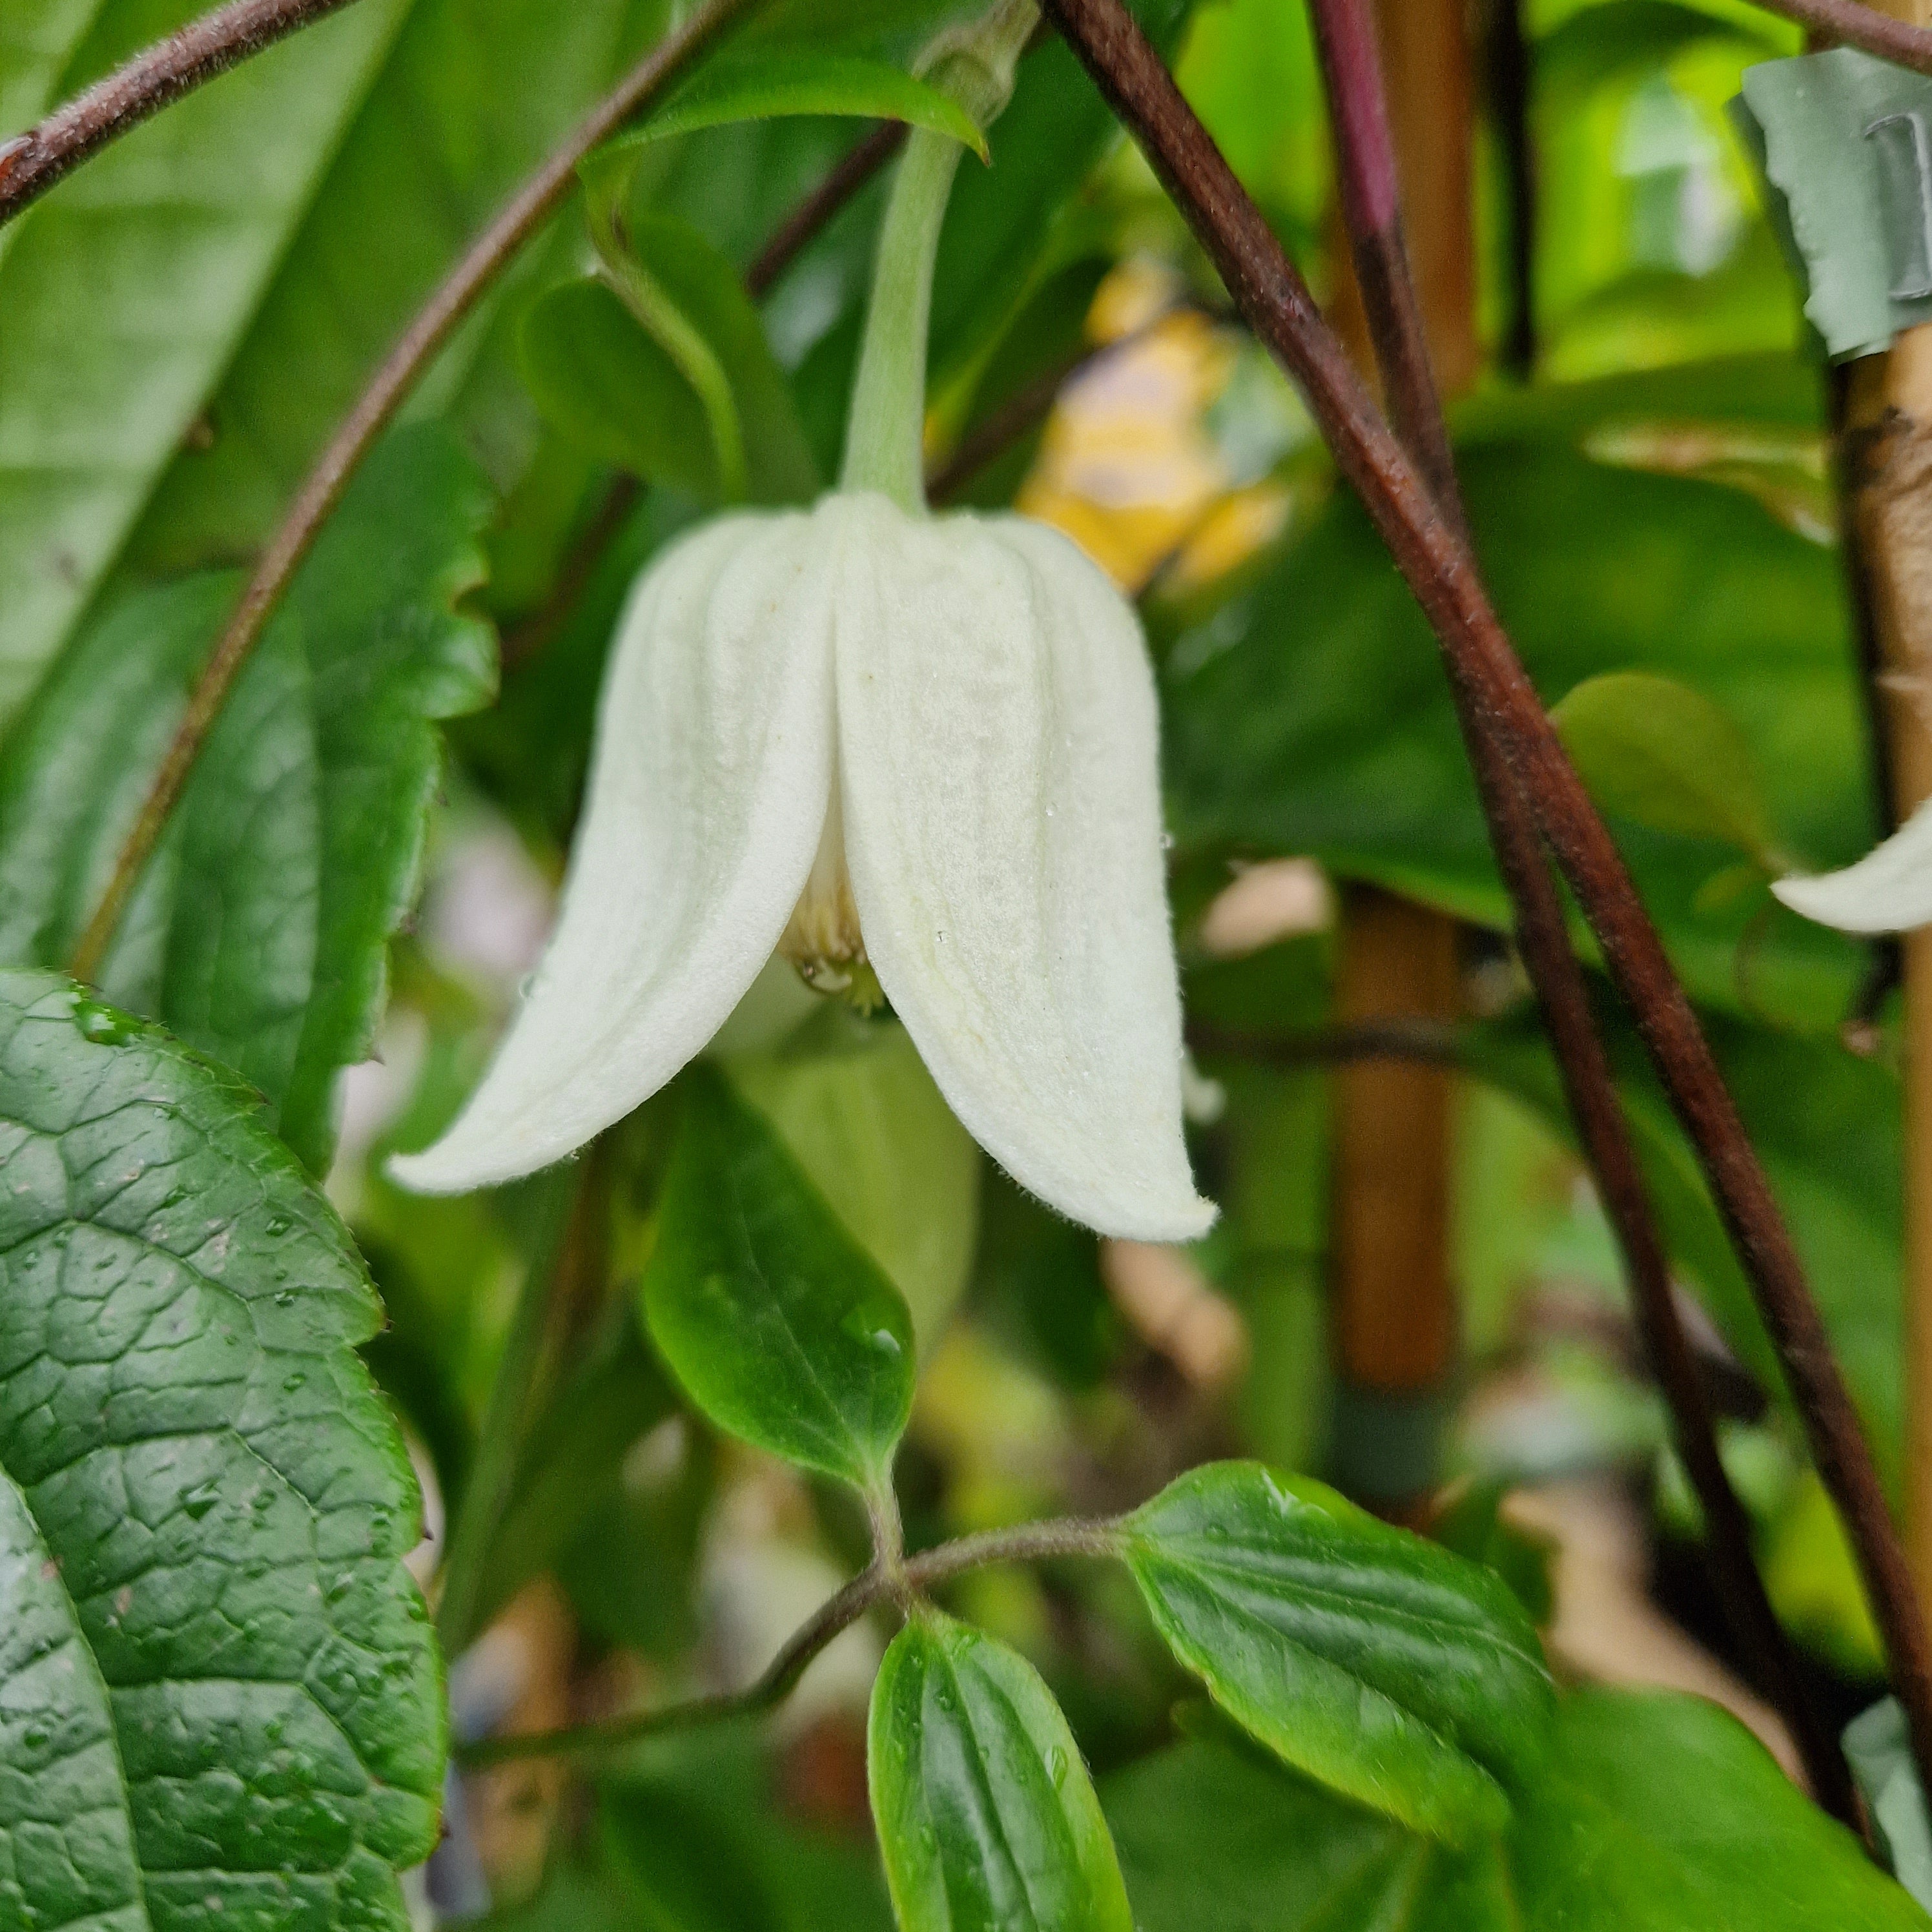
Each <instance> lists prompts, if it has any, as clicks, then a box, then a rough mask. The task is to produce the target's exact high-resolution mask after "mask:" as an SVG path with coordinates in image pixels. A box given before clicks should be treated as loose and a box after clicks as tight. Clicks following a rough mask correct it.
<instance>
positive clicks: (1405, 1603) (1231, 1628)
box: [1123, 1463, 1552, 1843]
mask: <svg viewBox="0 0 1932 1932" xmlns="http://www.w3.org/2000/svg"><path fill="white" fill-rule="evenodd" d="M1123 1554H1124V1556H1125V1558H1126V1560H1127V1566H1128V1568H1130V1570H1132V1571H1133V1574H1134V1579H1135V1581H1136V1583H1139V1585H1140V1586H1141V1592H1142V1595H1144V1596H1145V1598H1146V1599H1147V1601H1148V1608H1149V1609H1150V1610H1151V1611H1152V1612H1153V1613H1154V1622H1155V1623H1156V1625H1157V1626H1158V1627H1159V1628H1160V1633H1161V1634H1162V1636H1163V1637H1165V1638H1166V1640H1167V1642H1168V1644H1169V1647H1170V1648H1171V1649H1172V1650H1173V1652H1174V1653H1175V1655H1176V1656H1177V1657H1178V1658H1180V1659H1181V1661H1182V1662H1183V1663H1184V1664H1186V1665H1187V1667H1188V1668H1189V1669H1190V1670H1193V1671H1194V1672H1195V1673H1197V1674H1198V1675H1199V1676H1200V1677H1201V1679H1202V1681H1203V1682H1205V1684H1206V1685H1207V1686H1208V1690H1209V1691H1210V1692H1211V1694H1212V1695H1213V1697H1214V1700H1215V1702H1216V1703H1218V1704H1219V1705H1220V1706H1221V1707H1222V1708H1223V1709H1224V1710H1226V1712H1228V1713H1229V1715H1230V1716H1232V1717H1233V1718H1235V1719H1236V1720H1237V1721H1238V1722H1239V1723H1240V1724H1241V1725H1242V1726H1243V1727H1244V1728H1245V1729H1247V1730H1250V1731H1251V1732H1252V1733H1253V1734H1254V1735H1255V1736H1256V1737H1258V1738H1259V1739H1261V1741H1262V1742H1263V1743H1264V1744H1265V1745H1268V1748H1270V1749H1271V1751H1275V1752H1276V1753H1277V1754H1279V1755H1280V1757H1283V1758H1284V1759H1285V1760H1287V1762H1288V1763H1290V1764H1292V1765H1294V1766H1296V1768H1297V1769H1299V1770H1301V1771H1304V1772H1307V1774H1308V1775H1310V1776H1311V1777H1313V1778H1319V1779H1320V1780H1321V1781H1322V1782H1323V1783H1325V1784H1329V1785H1332V1786H1333V1787H1334V1788H1335V1789H1336V1790H1338V1791H1342V1792H1345V1793H1347V1794H1348V1795H1349V1796H1350V1797H1352V1798H1354V1799H1358V1800H1359V1801H1360V1802H1362V1803H1363V1804H1365V1805H1372V1806H1373V1807H1374V1808H1376V1809H1377V1810H1378V1811H1386V1812H1387V1813H1388V1814H1389V1815H1390V1816H1391V1817H1394V1818H1398V1819H1400V1820H1402V1821H1403V1823H1406V1824H1408V1825H1410V1826H1413V1827H1414V1828H1415V1829H1417V1830H1418V1831H1421V1832H1424V1833H1426V1834H1427V1835H1430V1836H1431V1837H1433V1838H1444V1839H1446V1840H1448V1841H1451V1842H1457V1843H1460V1842H1462V1841H1465V1840H1466V1839H1467V1838H1469V1837H1470V1836H1471V1835H1473V1834H1475V1833H1476V1832H1481V1831H1494V1830H1496V1829H1499V1828H1500V1827H1501V1826H1502V1825H1503V1824H1504V1823H1505V1822H1506V1820H1507V1819H1508V1816H1509V1799H1508V1796H1506V1795H1505V1786H1506V1785H1511V1786H1514V1785H1515V1784H1519V1783H1520V1781H1522V1780H1523V1779H1524V1778H1526V1777H1527V1776H1528V1775H1529V1773H1530V1772H1531V1771H1532V1769H1534V1767H1535V1764H1536V1763H1537V1760H1538V1757H1540V1755H1541V1751H1542V1749H1543V1745H1544V1738H1545V1735H1546V1733H1547V1730H1548V1728H1549V1722H1550V1707H1551V1696H1552V1694H1551V1689H1550V1673H1549V1670H1548V1667H1547V1666H1546V1665H1545V1664H1544V1661H1543V1654H1542V1651H1541V1648H1540V1646H1538V1643H1537V1640H1536V1634H1535V1631H1534V1630H1532V1628H1531V1627H1530V1623H1529V1619H1528V1618H1527V1617H1526V1616H1525V1615H1524V1613H1523V1608H1522V1606H1521V1605H1520V1604H1518V1603H1517V1601H1516V1599H1515V1598H1514V1597H1513V1596H1512V1595H1511V1594H1510V1592H1509V1589H1508V1586H1506V1585H1505V1583H1503V1581H1502V1579H1501V1578H1500V1577H1496V1576H1495V1575H1494V1574H1492V1573H1491V1572H1490V1571H1487V1570H1483V1569H1480V1568H1478V1567H1477V1566H1476V1565H1475V1564H1473V1563H1469V1562H1464V1561H1463V1559H1461V1558H1460V1557H1458V1556H1452V1555H1451V1553H1449V1552H1448V1550H1443V1549H1442V1548H1440V1547H1438V1546H1437V1545H1436V1544H1431V1543H1427V1542H1424V1541H1423V1540H1422V1539H1421V1538H1420V1537H1416V1536H1412V1535H1409V1534H1408V1533H1407V1532H1404V1531H1402V1530H1398V1529H1391V1528H1390V1527H1389V1526H1388V1524H1386V1523H1379V1522H1378V1521H1377V1520H1376V1519H1375V1518H1374V1517H1372V1516H1370V1515H1369V1514H1367V1512H1366V1511H1362V1510H1359V1509H1357V1508H1355V1506H1354V1505H1352V1504H1350V1503H1347V1502H1343V1499H1341V1498H1340V1496H1337V1495H1336V1494H1335V1493H1334V1491H1333V1490H1329V1489H1327V1488H1325V1487H1323V1485H1322V1484H1319V1483H1316V1482H1312V1481H1309V1480H1308V1479H1307V1478H1303V1477H1290V1476H1283V1475H1276V1474H1275V1473H1274V1472H1272V1471H1271V1470H1268V1469H1264V1468H1262V1466H1261V1465H1260V1464H1259V1463H1211V1464H1209V1465H1208V1466H1207V1467H1205V1468H1204V1469H1196V1470H1195V1471H1193V1472H1191V1473H1190V1474H1189V1475H1185V1476H1183V1477H1181V1478H1180V1479H1179V1480H1178V1481H1176V1482H1175V1483H1172V1484H1169V1487H1167V1488H1166V1489H1165V1490H1163V1491H1162V1492H1161V1493H1160V1495H1159V1496H1156V1497H1155V1498H1154V1500H1153V1501H1152V1502H1149V1503H1146V1504H1144V1505H1142V1507H1141V1508H1139V1509H1138V1510H1136V1511H1135V1512H1134V1514H1133V1515H1132V1516H1131V1517H1128V1518H1127V1523H1126V1526H1125V1541H1124V1545H1123Z"/></svg>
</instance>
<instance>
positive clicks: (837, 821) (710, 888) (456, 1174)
mask: <svg viewBox="0 0 1932 1932" xmlns="http://www.w3.org/2000/svg"><path fill="white" fill-rule="evenodd" d="M1162 844H1163V841H1162V834H1161V820H1160V780H1159V760H1158V746H1157V721H1156V710H1155V703H1154V679H1153V676H1152V673H1151V670H1150V668H1149V666H1148V659H1147V653H1146V649H1145V645H1144V643H1143V642H1142V637H1141V634H1140V627H1139V621H1138V619H1136V616H1135V615H1134V613H1133V608H1132V607H1131V606H1130V604H1128V603H1127V601H1126V600H1125V598H1123V597H1122V596H1121V594H1120V592H1118V590H1117V589H1115V587H1114V586H1113V585H1112V583H1110V582H1109V580H1107V578H1106V577H1105V576H1104V575H1103V574H1102V573H1101V572H1100V570H1099V569H1098V568H1097V567H1096V566H1095V565H1094V564H1093V563H1092V562H1090V561H1089V560H1088V558H1087V557H1085V556H1083V555H1082V553H1081V552H1080V551H1079V550H1077V549H1076V547H1074V546H1073V544H1071V543H1070V542H1069V541H1067V538H1064V537H1063V536H1061V535H1060V534H1059V533H1058V532H1056V531H1054V530H1052V529H1048V528H1047V527H1046V526H1045V525H1043V524H1040V523H1034V522H1032V521H1031V520H1028V518H1025V517H1016V516H995V517H979V516H974V515H969V514H959V515H950V516H943V517H925V516H914V515H909V514H907V513H906V512H905V511H902V510H901V509H899V508H896V507H895V505H892V503H890V502H888V501H886V499H885V498H883V496H875V495H872V494H870V493H836V494H834V495H832V496H827V497H826V498H825V499H823V500H822V501H821V502H820V503H819V505H818V506H817V508H815V509H814V510H812V511H808V512H807V511H781V512H776V513H770V514H742V515H736V516H731V517H723V518H721V519H719V520H718V521H716V522H714V523H709V524H707V525H706V526H703V527H702V528H700V529H698V530H697V531H695V532H692V533H691V535H688V536H687V537H685V538H683V539H682V540H681V541H679V542H678V543H676V544H673V546H672V547H670V549H669V550H667V551H666V552H665V553H664V555H663V556H661V557H660V558H659V559H658V561H657V562H655V564H653V565H652V566H651V567H650V568H649V569H648V570H647V571H646V572H645V574H644V575H643V577H642V578H641V579H640V581H639V583H638V584H637V588H636V589H635V590H634V592H632V594H631V601H630V604H629V605H628V608H627V610H626V611H625V615H624V617H623V619H622V623H621V625H620V628H619V633H618V638H617V643H616V649H615V652H614V655H613V661H612V664H611V668H610V674H609V677H608V679H607V683H606V686H605V689H604V697H603V703H602V708H601V713H600V715H599V718H598V733H597V746H596V753H595V763H594V766H593V769H592V775H591V781H590V787H589V796H588V802H587V805H586V811H585V814H584V818H583V825H582V828H581V829H580V832H579V834H578V837H577V847H576V850H575V851H574V853H573V854H572V857H571V869H570V875H569V877H568V880H567V881H566V883H565V889H564V899H563V908H562V916H561V918H560V919H559V923H558V926H557V929H556V934H555V935H554V936H553V938H552V940H551V941H550V948H549V950H548V953H547V955H546V956H545V957H544V962H543V963H542V965H541V968H539V970H538V973H537V974H536V976H535V980H534V981H533V982H532V985H531V987H530V989H529V992H528V994H527V995H526V998H525V1001H524V1003H523V1007H522V1009H521V1010H520V1012H519V1013H518V1014H517V1017H516V1019H515V1021H514V1023H513V1024H512V1025H511V1029H510V1031H509V1034H508V1037H507V1038H506V1039H505V1041H504V1043H503V1045H502V1049H501V1050H500V1051H499V1053H498V1055H497V1057H496V1061H495V1064H493V1066H492V1067H491V1068H490V1071H489V1073H488V1074H487V1076H485V1078H484V1082H483V1084H482V1085H481V1088H479V1089H478V1091H477V1092H476V1094H475V1096H474V1097H473V1098H472V1100H471V1101H470V1103H469V1106H468V1107H467V1108H466V1109H465V1110H464V1112H463V1115H462V1116H461V1117H460V1118H459V1119H458V1121H457V1122H456V1124H455V1126H454V1127H452V1129H451V1130H450V1131H449V1133H448V1134H447V1135H446V1136H444V1138H443V1139H442V1140H441V1141H440V1142H438V1143H437V1145H435V1146H434V1147H433V1148H431V1149H429V1151H428V1152H427V1153H425V1154H417V1155H415V1156H413V1157H408V1158H406V1159H403V1160H398V1161H397V1162H396V1163H395V1172H396V1173H397V1175H398V1178H401V1179H402V1180H403V1181H405V1182H406V1183H407V1184H410V1185H411V1186H413V1187H419V1188H422V1189H425V1190H429V1191H432V1192H448V1191H455V1190H461V1189H466V1188H470V1187H481V1186H484V1185H486V1184H490V1183H493V1182H496V1181H503V1180H506V1179H508V1178H511V1176H513V1175H519V1174H526V1173H529V1172H532V1171H533V1170H534V1169H537V1168H539V1167H541V1166H546V1165H547V1164H548V1163H550V1162H551V1161H553V1160H558V1159H559V1158H560V1157H562V1156H563V1155H565V1154H568V1153H569V1152H570V1151H571V1149H573V1148H577V1147H579V1146H580V1145H583V1142H585V1141H586V1140H588V1139H589V1138H590V1137H591V1136H592V1135H593V1134H595V1133H597V1132H598V1130H600V1129H601V1128H603V1127H607V1126H609V1125H610V1124H611V1123H612V1122H613V1121H616V1120H618V1119H619V1118H621V1117H622V1115H625V1114H626V1113H628V1112H630V1111H631V1109H632V1108H634V1107H635V1106H637V1105H638V1104H639V1103H640V1102H641V1101H642V1100H644V1099H646V1097H648V1096H649V1094H652V1093H653V1092H654V1091H656V1089H657V1088H659V1087H661V1085H663V1084H664V1082H666V1081H667V1080H668V1079H670V1077H671V1076H673V1074H674V1073H676V1072H677V1070H678V1069H679V1067H682V1066H683V1065H684V1064H685V1062H686V1061H688V1060H689V1059H691V1058H692V1057H693V1056H694V1055H696V1054H697V1053H699V1052H701V1051H702V1050H703V1048H704V1047H705V1046H706V1044H707V1043H709V1040H710V1039H711V1037H712V1034H714V1033H715V1031H717V1030H718V1028H719V1027H720V1026H721V1025H722V1024H723V1023H724V1020H725V1019H726V1017H727V1016H728V1015H729V1013H730V1011H731V1010H732V1008H733V1007H734V1006H735V1005H736V1003H737V1001H738V1000H739V998H741V997H742V995H743V994H744V993H745V991H746V989H748V987H749V986H750V985H751V982H752V980H754V978H755V977H757V974H758V973H759V971H760V969H761V968H763V966H764V965H765V963H766V961H767V960H769V959H770V958H771V956H772V954H773V953H774V952H778V953H782V954H783V955H784V956H785V957H787V959H791V960H792V961H793V962H794V963H795V964H796V965H798V966H799V969H800V971H802V973H803V974H805V977H806V979H807V980H808V981H809V982H810V983H811V984H813V985H814V986H817V987H820V989H823V990H826V991H829V992H840V993H842V994H843V995H844V996H845V997H847V998H854V997H856V998H857V999H858V1000H859V1001H860V1002H861V1003H865V1002H867V1001H870V1000H872V999H875V998H877V996H878V992H879V991H880V990H881V989H882V991H883V996H884V997H885V998H887V999H889V1001H891V1004H892V1010H893V1012H894V1013H895V1014H896V1016H898V1019H900V1020H901V1022H903V1023H904V1026H905V1028H906V1029H907V1031H908V1032H909V1033H910V1034H911V1036H912V1038H913V1043H914V1044H915V1045H916V1046H917V1047H918V1048H919V1052H920V1053H921V1054H922V1055H923V1056H924V1058H925V1059H926V1064H927V1065H928V1066H929V1067H930V1068H931V1069H932V1074H933V1076H934V1078H935V1079H936V1080H937V1081H938V1084H939V1086H940V1088H941V1091H942V1092H943V1093H944V1094H945V1096H946V1097H947V1100H948V1102H949V1103H950V1104H951V1106H952V1107H953V1111H954V1112H956V1114H957V1115H959V1118H960V1119H961V1121H963V1122H964V1123H965V1125H966V1127H968V1129H969V1130H971V1133H973V1134H974V1136H975V1137H976V1138H977V1139H978V1140H979V1142H980V1144H981V1145H983V1147H984V1148H986V1150H987V1151H988V1152H989V1154H992V1155H993V1157H995V1159H996V1160H998V1161H999V1162H1000V1163H1001V1165H1002V1166H1004V1167H1005V1168H1006V1169H1007V1170H1008V1172H1010V1173H1011V1174H1012V1175H1013V1177H1014V1178H1015V1179H1016V1180H1017V1181H1019V1182H1020V1183H1021V1184H1022V1185H1023V1186H1025V1187H1028V1188H1030V1189H1031V1190H1033V1191H1034V1193H1036V1194H1037V1195H1039V1196H1040V1198H1041V1199H1043V1200H1045V1201H1046V1202H1049V1204H1051V1205H1052V1206H1054V1207H1055V1208H1058V1209H1059V1210H1060V1211H1061V1212H1062V1213H1063V1214H1067V1215H1068V1216H1070V1217H1071V1218H1073V1220H1078V1221H1082V1222H1084V1223H1086V1224H1087V1225H1088V1226H1090V1227H1093V1228H1096V1229H1100V1231H1101V1232H1104V1233H1106V1234H1110V1235H1126V1236H1130V1237H1133V1238H1138V1239H1141V1240H1148V1241H1175V1240H1185V1239H1188V1238H1192V1237H1193V1236H1195V1235H1199V1234H1200V1233H1202V1232H1203V1231H1204V1230H1205V1229H1206V1227H1207V1226H1208V1223H1210V1222H1211V1220H1213V1218H1214V1209H1213V1208H1212V1207H1211V1205H1209V1204H1208V1202H1205V1201H1203V1200H1202V1199H1201V1198H1200V1197H1199V1195H1198V1194H1197V1193H1196V1192H1195V1189H1194V1184H1193V1177H1192V1175H1190V1172H1189V1168H1188V1161H1187V1148H1186V1145H1185V1143H1184V1140H1183V1138H1182V1129H1181V1119H1182V1111H1181V1100H1182V1078H1183V1065H1184V1063H1183V1058H1182V1051H1181V1004H1180V998H1179V993H1178V986H1177V981H1176V975H1175V960H1174V947H1173V940H1172V934H1171V932H1170V929H1169V919H1168V910H1167V899H1166V872H1165V862H1164V859H1163V850H1162ZM874 975H876V979H874Z"/></svg>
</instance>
